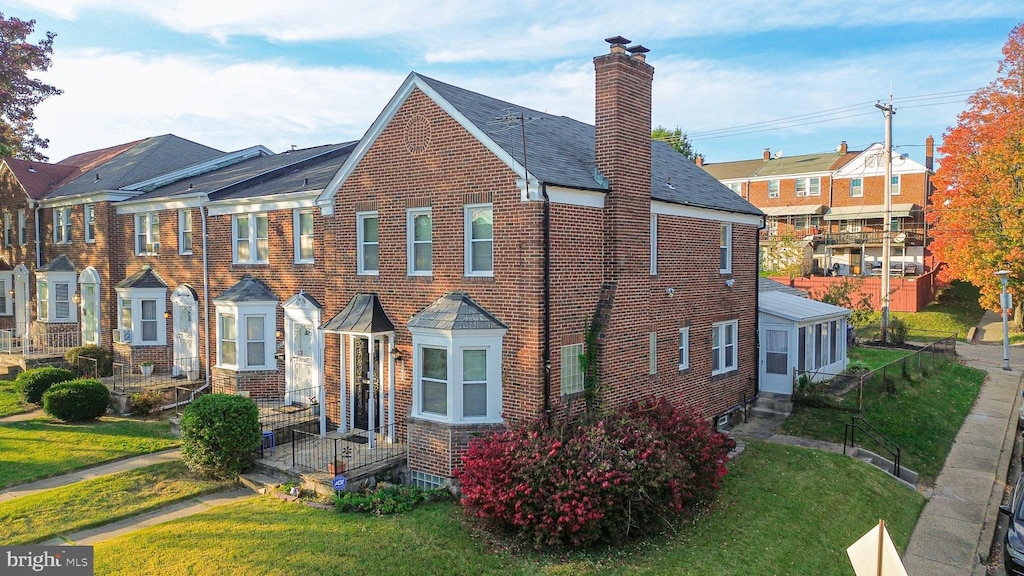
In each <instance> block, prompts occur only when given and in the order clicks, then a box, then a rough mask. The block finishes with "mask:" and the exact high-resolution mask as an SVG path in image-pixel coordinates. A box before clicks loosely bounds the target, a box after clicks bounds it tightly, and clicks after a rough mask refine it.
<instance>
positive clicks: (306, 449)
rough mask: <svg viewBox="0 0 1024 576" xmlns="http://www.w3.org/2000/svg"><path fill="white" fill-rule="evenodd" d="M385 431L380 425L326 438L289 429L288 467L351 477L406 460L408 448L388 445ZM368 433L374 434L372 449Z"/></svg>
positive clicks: (402, 445)
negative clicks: (363, 470)
mask: <svg viewBox="0 0 1024 576" xmlns="http://www.w3.org/2000/svg"><path fill="white" fill-rule="evenodd" d="M387 429H388V426H381V427H379V428H377V429H376V430H372V431H360V430H356V431H353V432H351V433H349V434H345V435H343V436H330V437H323V436H320V435H319V434H316V433H312V432H305V431H302V430H293V431H292V433H291V438H290V441H291V451H292V467H293V468H300V469H304V470H311V471H315V472H322V473H327V474H342V473H348V474H351V473H353V471H358V470H359V469H361V468H365V467H368V466H372V465H374V464H378V463H380V462H387V461H390V460H393V459H398V458H408V453H409V448H408V446H407V445H406V444H404V443H397V442H389V441H388V439H387ZM371 433H373V434H376V439H377V441H376V442H375V443H374V447H373V448H370V447H369V443H368V442H367V438H368V435H369V434H371Z"/></svg>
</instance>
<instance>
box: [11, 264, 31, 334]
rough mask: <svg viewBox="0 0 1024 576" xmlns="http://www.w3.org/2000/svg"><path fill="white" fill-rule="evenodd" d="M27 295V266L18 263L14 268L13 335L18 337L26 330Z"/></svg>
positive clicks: (27, 314)
mask: <svg viewBox="0 0 1024 576" xmlns="http://www.w3.org/2000/svg"><path fill="white" fill-rule="evenodd" d="M28 296H29V285H28V268H25V266H24V265H23V264H18V265H17V266H16V267H15V268H14V335H15V336H18V337H20V336H22V335H23V334H25V333H27V332H28V323H29V320H30V318H29V317H30V315H31V313H30V312H29V311H28Z"/></svg>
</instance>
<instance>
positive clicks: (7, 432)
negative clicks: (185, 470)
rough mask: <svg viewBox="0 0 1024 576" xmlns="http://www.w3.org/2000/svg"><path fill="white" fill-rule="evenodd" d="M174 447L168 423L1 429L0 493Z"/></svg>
mask: <svg viewBox="0 0 1024 576" xmlns="http://www.w3.org/2000/svg"><path fill="white" fill-rule="evenodd" d="M178 444H179V441H178V439H177V438H175V437H174V435H172V434H171V430H170V426H169V425H168V424H167V422H166V421H157V420H154V421H139V420H129V419H126V418H115V417H103V418H101V419H100V420H97V421H94V422H85V423H81V424H61V423H58V422H51V421H44V420H33V421H30V422H10V423H6V424H0V462H3V466H0V488H6V487H8V486H13V485H15V484H22V483H25V482H30V481H32V480H39V479H41V478H48V477H50V476H56V475H57V474H64V473H67V472H71V471H74V470H78V469H80V468H85V467H88V466H94V465H96V464H100V463H102V462H108V461H111V460H118V459H121V458H127V457H129V456H137V455H139V454H148V453H150V452H158V451H160V450H165V449H167V448H173V447H175V446H177V445H178Z"/></svg>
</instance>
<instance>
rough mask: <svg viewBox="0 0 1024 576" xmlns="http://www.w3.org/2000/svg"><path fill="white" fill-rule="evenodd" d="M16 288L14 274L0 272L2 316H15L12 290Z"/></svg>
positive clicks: (0, 313)
mask: <svg viewBox="0 0 1024 576" xmlns="http://www.w3.org/2000/svg"><path fill="white" fill-rule="evenodd" d="M13 286H14V272H0V316H11V315H13V314H14V306H13V304H14V303H13V302H11V298H10V294H8V292H7V291H8V290H10V289H11V288H12V287H13Z"/></svg>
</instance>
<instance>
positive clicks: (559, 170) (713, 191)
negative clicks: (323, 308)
mask: <svg viewBox="0 0 1024 576" xmlns="http://www.w3.org/2000/svg"><path fill="white" fill-rule="evenodd" d="M417 76H418V77H419V78H420V79H421V80H423V82H425V83H426V84H427V85H428V86H430V87H431V88H432V89H434V90H435V91H436V92H437V93H438V95H440V96H441V97H442V98H444V99H445V100H446V101H448V102H449V103H450V104H451V105H452V106H454V107H455V108H456V109H457V110H458V111H459V112H460V113H462V114H463V115H464V116H465V117H466V118H467V119H468V120H469V121H470V122H472V123H473V125H474V126H476V128H477V129H479V130H480V131H481V132H483V133H484V134H487V135H488V136H489V137H490V138H491V139H492V140H494V142H495V143H496V144H497V145H499V146H501V147H502V149H504V150H505V151H506V152H508V153H509V154H510V155H511V156H512V157H513V158H515V159H516V161H518V162H519V163H522V162H523V145H522V142H523V140H522V131H521V127H520V125H519V122H518V121H514V122H510V123H506V122H504V121H502V119H503V118H506V117H509V116H518V115H519V114H523V115H524V116H525V117H526V148H527V169H528V170H529V171H530V173H531V174H532V175H533V176H534V177H536V178H537V179H538V180H540V181H541V182H543V183H546V184H554V185H559V186H567V187H570V188H582V189H589V190H607V189H608V187H607V184H605V183H603V182H599V181H598V171H597V166H596V165H595V163H594V127H593V126H591V125H590V124H585V123H583V122H579V121H577V120H573V119H572V118H567V117H565V116H555V115H553V114H547V113H545V112H539V111H537V110H531V109H529V108H524V107H522V106H518V105H516V104H512V103H510V102H505V101H503V100H498V99H497V98H491V97H489V96H484V95H483V94H478V93H476V92H472V91H469V90H466V89H464V88H459V87H457V86H452V85H451V84H446V83H444V82H441V81H438V80H434V79H432V78H428V77H426V76H422V75H419V74H417ZM670 179H671V182H672V184H673V186H675V190H672V189H671V188H668V187H667V186H665V184H666V183H667V182H669V180H670ZM651 197H652V198H653V199H655V200H662V201H665V202H671V203H675V204H684V205H688V206H697V207H701V208H710V209H715V210H725V211H728V212H739V213H742V214H752V215H757V216H760V215H761V211H760V210H758V209H757V208H755V207H754V206H753V205H752V204H750V203H748V202H747V201H746V200H743V199H742V198H740V197H739V196H737V195H736V193H735V192H733V191H732V190H730V189H728V188H726V187H725V186H723V185H722V184H721V183H720V182H718V181H717V180H715V179H714V178H713V177H711V176H710V175H708V174H707V173H705V172H704V171H703V170H701V169H700V168H698V167H697V165H696V164H694V163H693V162H691V161H690V160H688V159H687V158H685V157H684V156H682V155H681V154H679V153H677V152H675V151H674V150H673V149H672V148H671V147H670V146H668V145H667V144H664V143H661V142H655V143H653V144H652V146H651Z"/></svg>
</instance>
